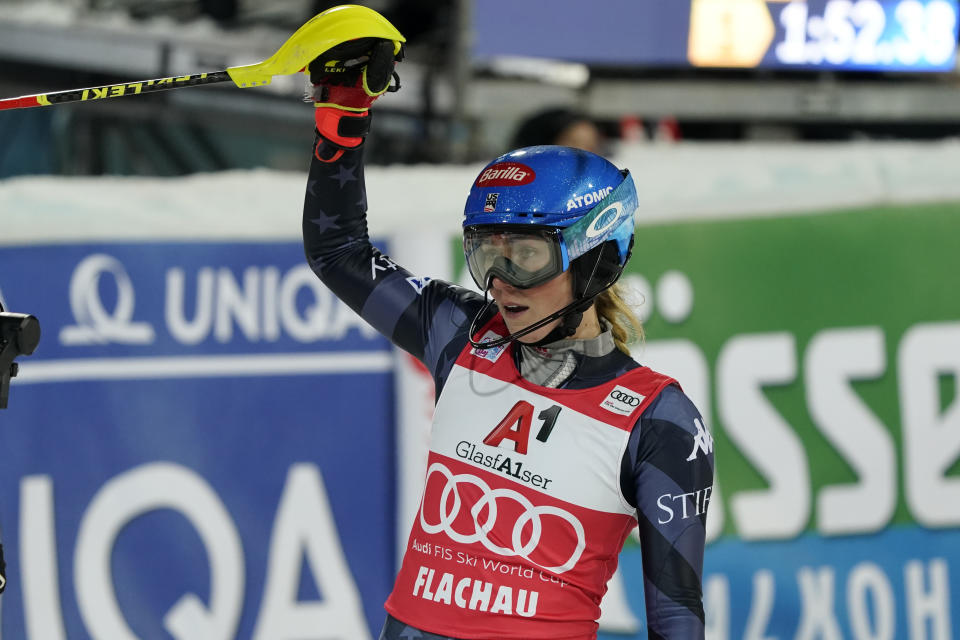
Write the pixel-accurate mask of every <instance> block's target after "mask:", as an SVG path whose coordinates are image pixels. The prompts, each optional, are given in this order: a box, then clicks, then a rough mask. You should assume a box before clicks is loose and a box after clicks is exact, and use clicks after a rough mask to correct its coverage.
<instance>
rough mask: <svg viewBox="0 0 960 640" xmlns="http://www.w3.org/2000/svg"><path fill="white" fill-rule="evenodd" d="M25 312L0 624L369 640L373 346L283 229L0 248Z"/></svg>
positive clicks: (382, 361) (378, 557) (378, 379)
mask: <svg viewBox="0 0 960 640" xmlns="http://www.w3.org/2000/svg"><path fill="white" fill-rule="evenodd" d="M0 265H2V273H0V296H2V298H3V301H4V306H6V307H7V309H8V310H10V311H16V312H21V313H31V314H34V315H35V316H37V317H38V318H39V319H40V322H41V325H42V332H43V335H42V339H41V342H40V346H39V348H38V349H37V350H36V352H35V353H34V355H32V356H30V357H28V358H21V359H20V364H21V368H20V375H19V376H18V377H17V378H16V379H15V382H14V384H13V385H12V389H11V394H10V400H9V408H8V409H6V410H4V411H0V496H2V508H0V523H2V527H3V543H4V546H5V549H6V556H7V558H6V559H7V563H8V578H9V583H8V587H7V590H6V592H5V593H4V595H3V596H0V606H2V611H0V612H2V626H0V631H2V634H0V635H2V637H3V638H25V639H30V640H59V639H66V638H83V637H92V638H103V639H107V638H110V639H111V640H117V639H124V638H129V639H133V638H170V637H173V638H178V639H181V640H184V639H187V638H195V639H197V640H200V639H203V640H214V639H224V640H225V639H228V638H290V637H301V638H306V637H316V634H317V633H318V632H319V630H323V633H324V634H325V637H331V638H344V639H346V638H361V639H362V638H370V637H372V632H371V630H372V629H377V630H379V628H380V625H381V624H382V622H383V615H384V614H383V610H382V603H383V601H384V600H385V598H386V596H387V594H388V592H389V588H390V585H391V584H392V580H393V573H394V553H395V551H394V549H393V546H392V538H390V539H385V536H384V531H392V528H393V526H394V524H393V523H394V502H395V496H394V493H393V491H392V489H391V487H392V486H393V482H392V478H393V473H394V468H395V467H394V460H393V451H394V448H393V446H392V442H393V423H394V413H395V412H394V406H393V386H392V382H393V376H392V372H391V368H392V355H391V351H390V345H389V343H388V342H387V340H385V339H384V338H382V337H381V336H380V335H379V334H377V333H376V332H375V331H374V330H372V329H371V328H370V327H368V326H366V325H365V324H364V323H363V322H362V321H361V320H360V319H359V317H358V316H356V315H355V314H354V313H353V312H352V311H351V310H350V309H348V308H347V307H346V306H345V305H343V304H341V303H340V302H339V301H338V300H337V299H336V298H335V297H334V296H333V295H332V294H331V293H330V292H329V291H328V290H327V289H326V288H325V287H323V286H322V284H321V283H320V282H319V280H317V278H316V276H315V275H314V274H313V273H312V272H311V271H310V269H309V267H308V266H307V265H306V263H305V261H304V258H303V248H302V245H301V244H300V243H298V242H285V243H257V244H253V243H229V244H225V243H189V242H182V243H181V242H178V243H169V244H150V243H136V244H134V243H129V244H127V243H125V244H103V245H94V244H63V245H57V246H28V247H19V248H16V247H13V248H11V247H4V248H0Z"/></svg>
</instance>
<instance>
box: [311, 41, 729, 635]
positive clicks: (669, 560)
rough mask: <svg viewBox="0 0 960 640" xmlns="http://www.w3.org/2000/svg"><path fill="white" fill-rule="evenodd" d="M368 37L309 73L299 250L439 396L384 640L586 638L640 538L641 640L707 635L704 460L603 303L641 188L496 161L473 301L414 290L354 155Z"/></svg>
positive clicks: (367, 85) (378, 60)
mask: <svg viewBox="0 0 960 640" xmlns="http://www.w3.org/2000/svg"><path fill="white" fill-rule="evenodd" d="M387 26H389V24H388V23H387ZM377 29H380V30H381V31H377ZM390 29H392V27H390ZM372 32H373V34H374V35H375V36H378V37H362V38H357V39H354V40H351V41H349V42H346V43H344V44H341V45H338V46H336V47H334V48H333V49H331V50H330V51H328V52H327V53H326V54H324V55H323V56H321V58H318V59H317V60H315V61H314V62H313V63H311V65H310V71H311V79H312V82H313V84H314V101H315V104H316V124H317V138H316V144H315V147H314V155H313V160H312V164H311V167H310V176H309V183H308V189H307V193H306V200H305V204H304V217H303V235H304V245H305V249H306V254H307V259H308V261H309V264H310V266H311V267H312V268H313V270H314V271H315V272H316V274H317V275H318V276H319V277H320V279H321V280H322V281H323V282H324V283H325V284H326V286H328V287H329V288H330V290H331V291H333V292H334V293H335V294H336V295H337V296H339V297H340V298H341V299H342V300H343V301H345V302H346V303H347V304H349V305H350V306H351V307H352V308H353V309H354V310H355V311H356V312H357V313H359V314H360V315H361V316H362V317H363V318H364V319H365V320H366V321H367V322H369V323H370V324H371V325H373V326H374V327H376V328H377V329H378V330H379V331H380V332H382V333H383V334H384V335H386V336H387V337H389V338H390V339H391V340H392V341H393V342H394V343H395V344H397V345H398V346H400V347H401V348H403V349H405V350H406V351H408V352H409V353H411V354H413V355H414V356H415V357H416V358H418V359H420V360H421V361H422V362H423V363H424V364H425V365H426V367H427V368H428V369H429V371H430V372H431V374H432V376H433V379H434V381H435V384H436V395H437V404H436V410H435V417H434V423H433V428H432V432H431V442H430V451H429V458H428V470H427V476H426V479H425V487H424V493H423V498H422V502H421V505H420V512H419V514H418V516H417V517H416V518H415V521H414V524H413V528H412V531H411V532H410V538H409V542H408V545H407V548H406V551H405V555H404V558H403V563H402V566H401V568H400V571H399V573H398V575H397V577H396V582H395V585H394V588H393V592H392V593H391V595H390V597H389V598H388V600H387V602H386V610H387V613H388V615H387V619H386V623H385V625H384V627H383V631H382V632H381V636H380V638H381V640H400V639H407V638H418V639H421V640H432V639H448V638H450V639H481V638H482V639H513V640H532V639H537V638H544V639H546V638H549V639H551V640H562V639H570V640H573V639H576V640H584V639H590V638H595V637H596V633H597V629H598V624H597V619H598V618H599V615H600V601H601V598H602V597H603V594H604V592H605V591H606V585H607V581H608V580H609V579H610V577H611V575H612V574H613V572H614V570H615V568H616V566H617V557H618V554H619V552H620V549H621V547H622V545H623V543H624V540H625V538H626V536H627V534H628V533H629V532H630V531H631V529H632V528H633V527H634V526H635V525H638V524H639V533H640V542H641V552H642V559H643V574H644V583H643V584H644V595H645V601H646V610H647V626H648V633H649V637H650V638H683V639H691V638H692V639H696V638H703V633H704V624H703V607H702V604H701V571H702V566H703V550H704V534H705V523H706V511H707V504H708V502H709V497H710V491H711V485H712V482H713V454H712V451H713V446H712V441H711V440H710V436H709V434H708V433H707V432H706V431H705V430H704V428H703V421H702V419H701V417H700V414H699V413H698V412H697V410H696V408H695V407H694V406H693V404H692V403H691V402H690V400H689V399H688V398H687V397H686V396H685V395H684V394H683V392H682V391H681V389H680V387H679V386H678V384H677V383H676V381H674V380H673V379H671V378H669V377H667V376H664V375H661V374H658V373H656V372H654V371H652V370H650V369H649V368H647V367H643V366H641V365H639V364H638V363H637V362H635V361H634V360H633V359H632V358H631V357H630V355H629V353H628V351H627V347H626V346H625V343H626V341H627V340H628V339H629V338H630V333H631V329H630V327H631V322H633V323H636V321H635V320H633V321H631V320H630V319H631V318H632V315H631V313H630V311H629V310H628V308H627V307H626V306H625V305H624V304H623V302H622V299H621V298H620V297H619V295H618V293H617V289H616V288H615V287H614V286H613V285H614V283H615V282H616V281H617V278H618V277H619V276H620V273H621V272H622V270H623V267H624V264H625V263H626V261H627V259H628V258H629V256H630V251H631V248H632V245H633V234H634V220H633V214H634V211H635V210H636V209H637V197H636V192H635V188H634V183H633V179H632V177H631V176H630V174H629V173H628V172H627V171H620V170H619V169H617V168H616V167H615V166H614V165H613V164H611V163H610V162H608V161H607V160H605V159H603V158H601V157H600V156H597V155H594V154H592V153H589V152H587V151H581V150H575V149H570V148H566V147H557V146H543V147H530V148H524V149H519V150H516V151H513V152H511V153H508V154H506V155H504V156H501V157H499V158H497V159H496V160H494V161H493V162H491V163H490V164H488V165H487V166H486V167H485V168H484V169H483V171H481V172H480V175H479V176H478V177H477V179H476V181H475V182H474V183H473V185H472V187H471V189H470V193H469V196H468V198H467V202H466V207H465V212H464V220H463V246H464V251H465V256H466V261H467V266H468V268H469V270H470V274H471V275H472V277H473V279H474V280H475V282H476V283H477V285H478V286H479V287H480V289H481V290H483V291H484V292H485V295H480V294H477V293H474V292H472V291H469V290H467V289H464V288H461V287H458V286H455V285H452V284H449V283H446V282H441V281H438V280H431V281H429V283H428V284H427V285H426V286H424V285H423V284H422V280H420V279H414V278H412V277H411V274H410V273H409V272H407V271H406V270H404V269H403V268H402V267H400V266H399V265H397V264H395V263H394V262H393V261H392V260H390V259H389V258H388V257H387V256H385V255H383V254H381V253H380V252H379V251H378V250H377V249H376V248H375V247H373V246H372V245H371V244H370V242H369V241H368V235H367V224H366V196H365V190H364V177H363V162H362V149H361V145H362V143H363V139H364V136H365V134H366V132H367V131H368V129H369V124H370V114H369V107H370V105H371V104H372V103H373V101H374V100H375V99H376V98H377V97H379V96H380V95H382V94H383V93H384V92H385V91H387V90H388V86H389V85H390V84H391V78H392V77H393V76H394V64H395V61H396V60H397V59H399V57H400V54H401V48H400V44H399V41H400V40H402V37H396V36H399V33H396V34H395V35H394V33H395V30H394V31H390V30H389V29H388V28H387V27H386V26H382V25H381V26H380V27H376V28H375V29H372ZM364 35H370V31H368V32H365V34H364ZM411 282H414V283H416V286H414V285H412V284H411ZM634 333H636V332H634Z"/></svg>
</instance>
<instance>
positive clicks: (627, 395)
mask: <svg viewBox="0 0 960 640" xmlns="http://www.w3.org/2000/svg"><path fill="white" fill-rule="evenodd" d="M645 397H646V396H643V395H640V394H639V393H637V392H636V391H632V390H630V389H627V388H626V387H621V386H620V385H617V386H616V387H614V388H613V391H611V392H610V393H608V394H607V397H606V398H604V399H603V402H601V403H600V406H601V407H602V408H604V409H606V410H607V411H609V412H611V413H616V414H618V415H621V416H628V415H630V414H631V413H633V411H634V409H636V408H637V407H639V406H640V404H641V403H642V402H643V400H644V398H645Z"/></svg>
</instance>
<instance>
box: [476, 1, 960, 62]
mask: <svg viewBox="0 0 960 640" xmlns="http://www.w3.org/2000/svg"><path fill="white" fill-rule="evenodd" d="M473 6H474V11H473V15H472V18H473V22H472V24H473V28H474V37H473V38H472V43H473V51H472V52H473V55H474V57H475V58H477V59H478V60H488V59H490V58H494V57H500V56H529V57H535V58H553V59H557V60H567V61H572V62H581V63H585V64H591V65H597V66H610V67H620V66H632V67H642V68H672V67H691V66H696V67H724V68H748V69H778V70H806V71H818V70H823V69H829V70H833V71H897V72H948V71H951V70H952V69H953V68H954V66H955V62H956V49H957V27H958V23H960V20H958V15H960V6H958V3H957V0H856V1H855V2H851V1H849V0H804V1H800V0H793V1H789V2H787V1H784V0H689V1H688V2H662V1H660V0H606V1H605V2H603V3H585V2H579V1H577V0H528V1H527V2H523V3H519V4H518V3H515V2H510V1H509V0H487V1H486V2H482V3H475V4H474V5H473ZM508 16H509V17H508Z"/></svg>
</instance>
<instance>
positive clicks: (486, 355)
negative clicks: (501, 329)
mask: <svg viewBox="0 0 960 640" xmlns="http://www.w3.org/2000/svg"><path fill="white" fill-rule="evenodd" d="M502 337H503V336H501V335H499V334H497V333H495V332H493V331H487V332H486V333H485V334H483V337H482V338H480V340H478V342H480V343H483V342H487V341H488V340H499V339H500V338H502ZM506 348H507V345H503V346H500V347H491V348H489V349H478V348H476V347H473V348H472V349H470V355H473V356H476V357H478V358H483V359H484V360H489V361H490V362H496V361H497V360H498V359H499V358H500V356H501V355H502V354H503V352H504V351H505V350H506Z"/></svg>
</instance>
